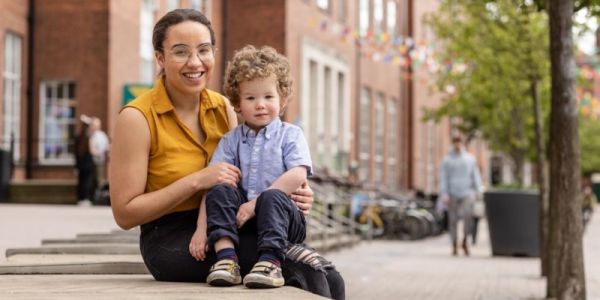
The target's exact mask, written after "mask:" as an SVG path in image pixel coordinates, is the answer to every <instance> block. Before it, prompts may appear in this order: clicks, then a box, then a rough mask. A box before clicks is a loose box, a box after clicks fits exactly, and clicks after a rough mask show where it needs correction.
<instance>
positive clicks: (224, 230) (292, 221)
mask: <svg viewBox="0 0 600 300" xmlns="http://www.w3.org/2000/svg"><path fill="white" fill-rule="evenodd" d="M246 202H248V199H247V198H246V195H244V194H243V193H242V191H240V190H239V189H237V188H234V187H232V186H230V185H217V186H215V187H213V188H212V189H211V190H210V191H209V192H208V194H207V195H206V215H207V218H208V222H207V223H208V226H207V228H208V229H207V235H208V245H209V248H210V249H214V247H213V246H214V243H215V242H216V241H218V240H219V239H221V238H223V237H228V238H230V239H231V240H232V241H233V243H234V244H235V246H236V248H238V247H239V239H238V228H237V225H236V215H237V212H238V209H239V207H240V205H242V204H244V203H246ZM254 212H255V213H256V216H255V218H256V224H257V230H258V253H259V254H261V253H262V252H263V251H270V252H272V253H275V254H276V255H277V256H278V257H279V259H280V260H282V259H283V256H284V255H285V250H286V249H287V246H288V242H289V243H292V244H299V243H302V242H303V241H304V239H305V238H306V221H305V220H304V215H302V212H300V210H298V208H297V206H296V205H295V204H294V202H293V201H292V200H291V199H290V198H289V197H288V196H287V195H286V194H285V193H284V192H283V191H280V190H275V189H273V190H266V191H264V192H262V193H261V194H260V196H259V197H258V199H256V207H255V209H254Z"/></svg>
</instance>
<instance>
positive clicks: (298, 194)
mask: <svg viewBox="0 0 600 300" xmlns="http://www.w3.org/2000/svg"><path fill="white" fill-rule="evenodd" d="M292 200H294V202H295V203H296V206H298V208H300V211H302V213H303V214H304V215H305V216H308V214H309V213H310V209H311V208H312V205H313V202H314V201H315V198H314V197H313V191H312V189H311V188H310V186H308V182H306V181H305V182H304V183H303V184H302V185H301V186H300V187H299V188H298V189H297V190H296V191H294V192H293V193H292Z"/></svg>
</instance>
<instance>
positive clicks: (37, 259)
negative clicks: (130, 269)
mask: <svg viewBox="0 0 600 300" xmlns="http://www.w3.org/2000/svg"><path fill="white" fill-rule="evenodd" d="M7 261H8V262H10V263H27V264H29V263H39V264H50V263H52V264H56V263H100V262H143V260H142V257H141V256H140V255H135V254H113V255H105V254H15V255H12V256H11V257H9V258H7Z"/></svg>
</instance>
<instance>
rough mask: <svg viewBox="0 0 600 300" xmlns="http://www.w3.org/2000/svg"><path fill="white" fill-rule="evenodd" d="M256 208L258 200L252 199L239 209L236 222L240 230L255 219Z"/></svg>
mask: <svg viewBox="0 0 600 300" xmlns="http://www.w3.org/2000/svg"><path fill="white" fill-rule="evenodd" d="M255 207H256V199H252V200H250V201H248V202H246V203H244V204H242V205H240V208H239V209H238V213H237V215H236V216H235V220H236V222H237V226H238V228H241V227H242V226H244V224H246V222H247V221H248V220H250V219H252V218H254V215H255V212H254V208H255Z"/></svg>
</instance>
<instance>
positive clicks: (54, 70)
mask: <svg viewBox="0 0 600 300" xmlns="http://www.w3.org/2000/svg"><path fill="white" fill-rule="evenodd" d="M35 5H36V7H35V42H34V62H33V63H34V88H35V90H34V95H35V103H36V104H38V103H40V99H39V88H40V83H41V82H42V81H44V80H72V81H74V82H75V84H76V100H77V109H76V110H77V115H80V114H88V115H94V116H98V117H100V118H101V119H103V120H106V119H107V113H108V110H107V99H108V93H107V91H108V69H109V68H108V66H109V55H108V47H109V30H108V27H109V18H108V15H109V3H108V0H89V1H86V2H85V5H82V2H81V1H79V0H54V1H36V2H35ZM39 117H40V107H39V105H37V106H36V107H35V108H34V120H36V122H35V124H34V139H36V140H37V139H38V137H39V132H38V122H39ZM34 146H35V147H34V157H37V152H38V146H37V145H34ZM43 173H46V172H44V171H41V170H40V175H42V174H43ZM58 174H64V173H63V172H59V173H57V175H58ZM65 175H66V174H65ZM69 175H70V176H68V177H71V176H72V174H69ZM33 177H34V178H35V177H37V173H35V172H34V175H33ZM60 177H62V175H60ZM54 178H56V177H54Z"/></svg>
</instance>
